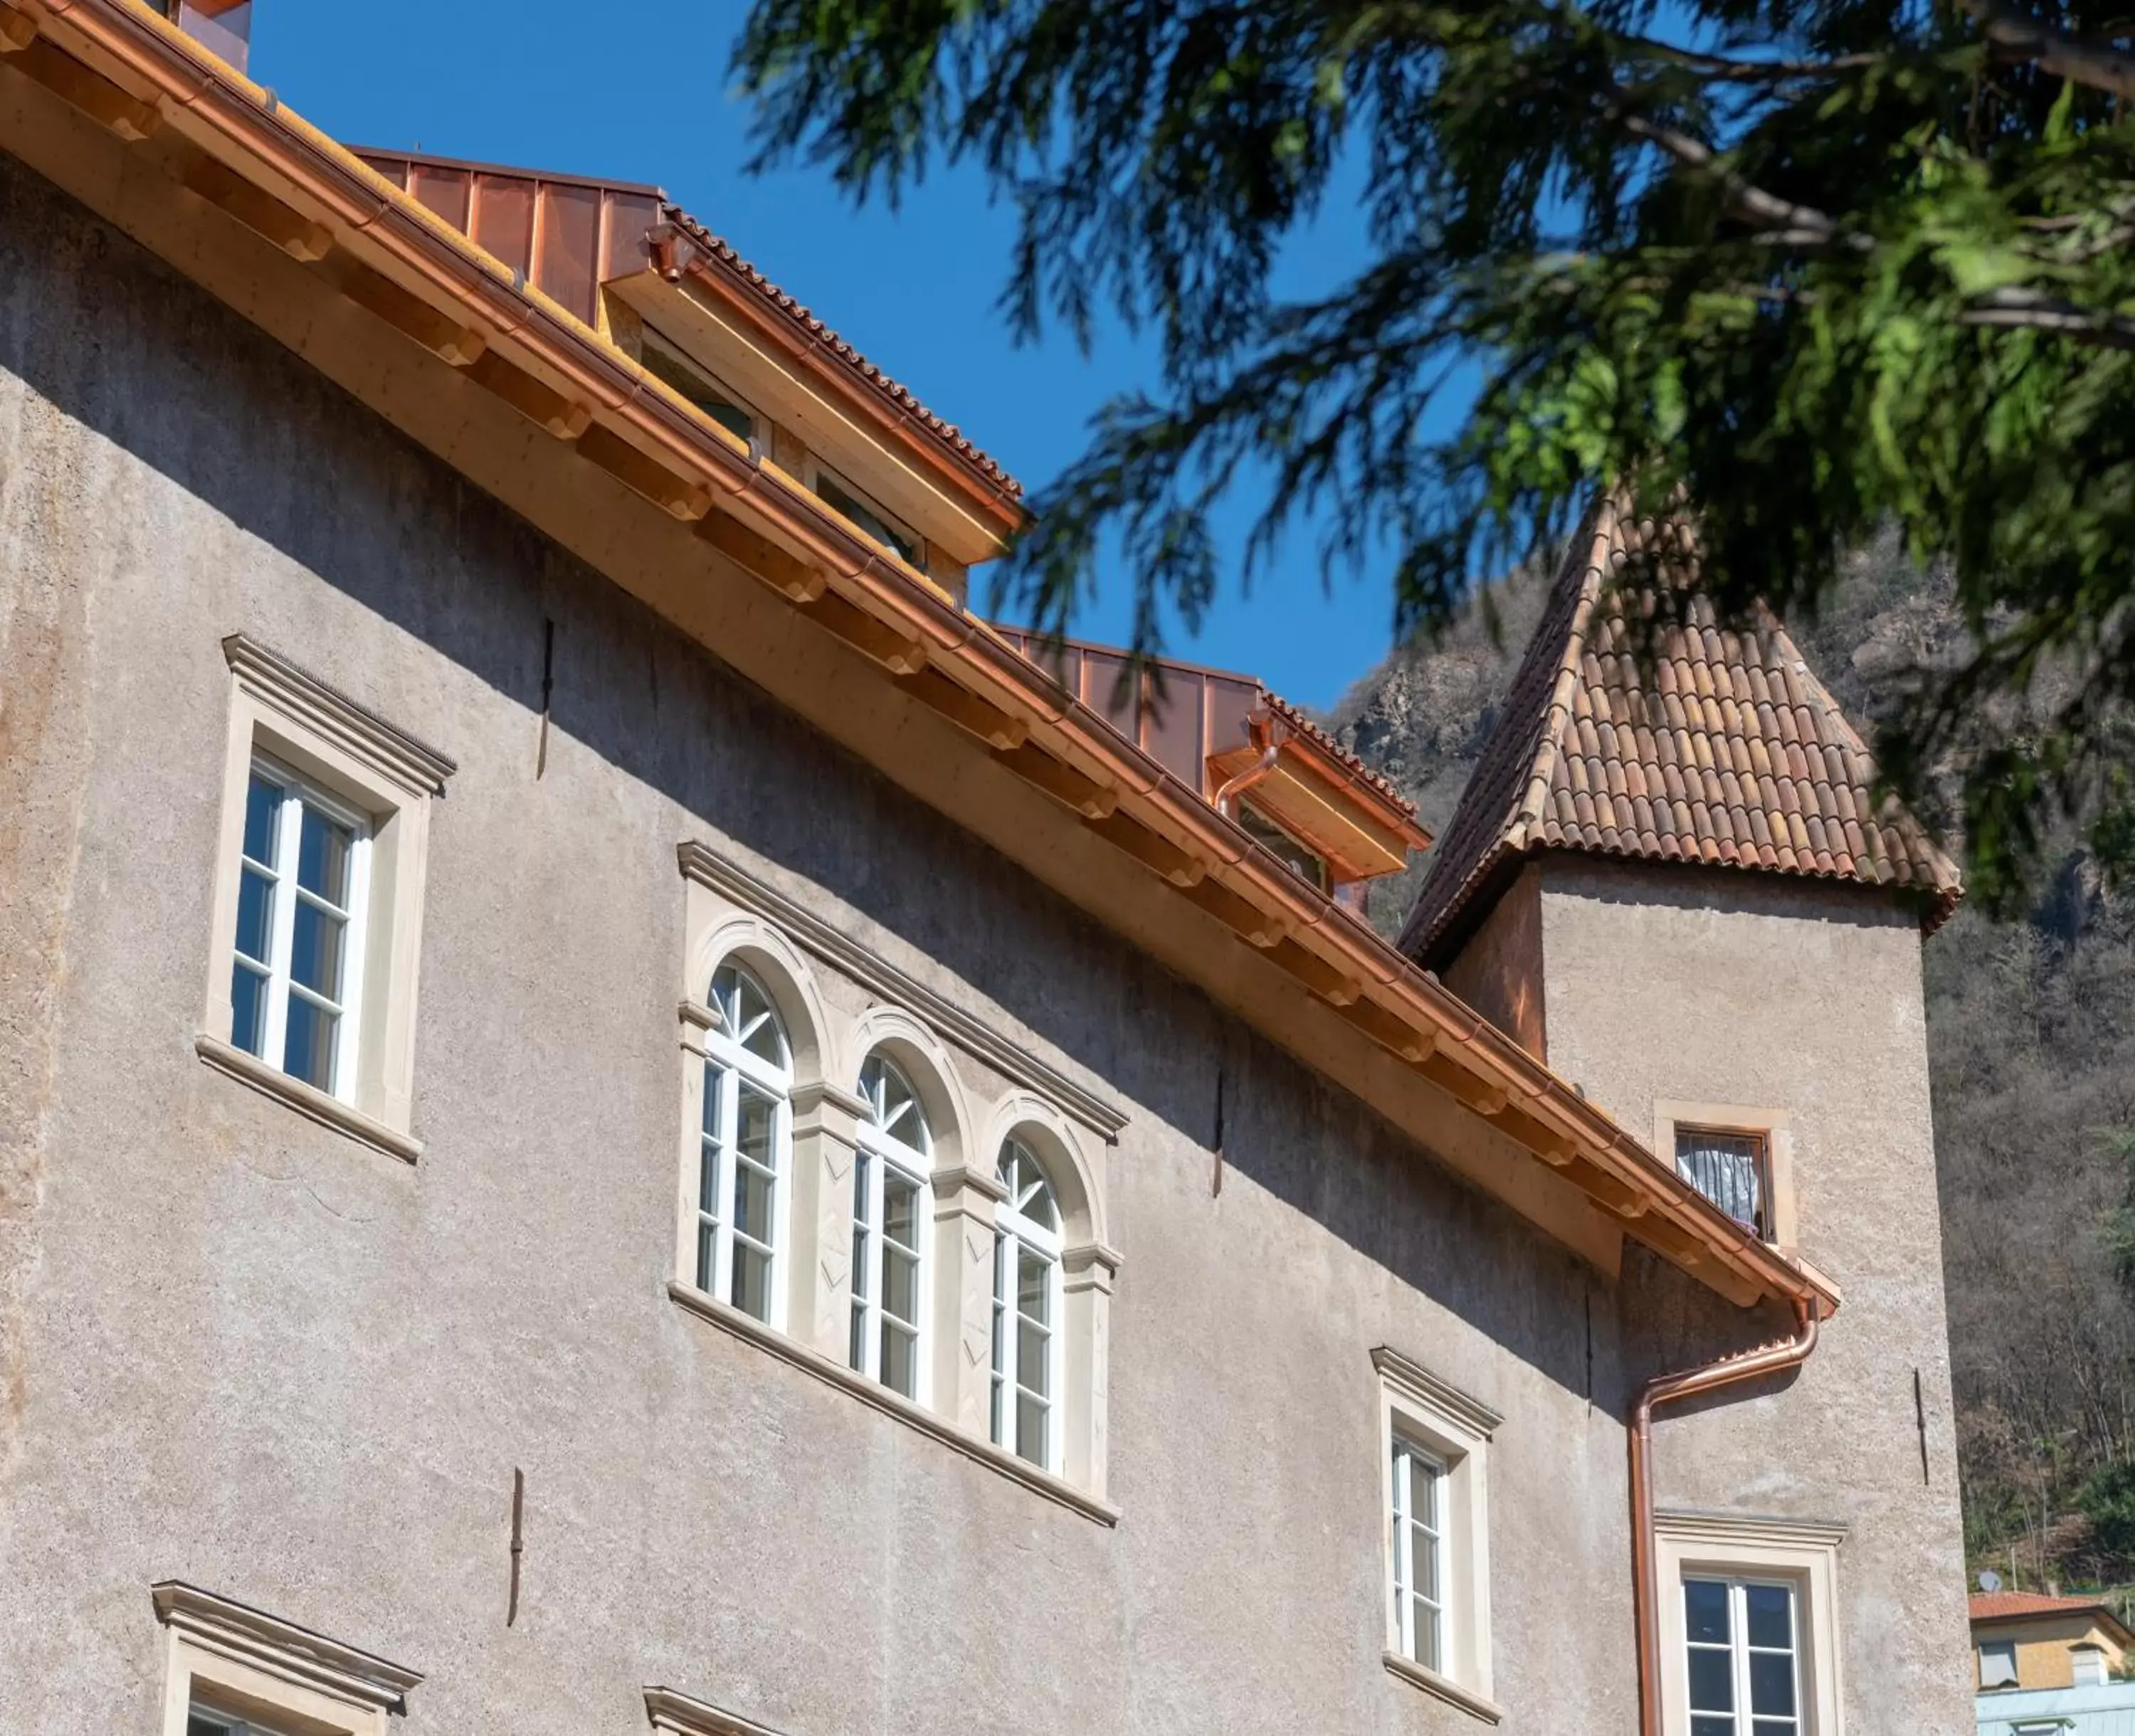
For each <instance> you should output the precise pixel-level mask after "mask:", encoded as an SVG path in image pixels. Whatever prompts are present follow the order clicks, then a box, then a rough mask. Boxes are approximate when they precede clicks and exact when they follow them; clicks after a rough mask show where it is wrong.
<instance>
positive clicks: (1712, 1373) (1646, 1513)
mask: <svg viewBox="0 0 2135 1736" xmlns="http://www.w3.org/2000/svg"><path fill="white" fill-rule="evenodd" d="M1817 1319H1818V1316H1817V1310H1816V1305H1815V1303H1813V1302H1807V1301H1798V1302H1796V1303H1794V1337H1791V1338H1783V1339H1781V1340H1780V1341H1779V1342H1778V1343H1776V1344H1765V1345H1760V1346H1759V1347H1757V1348H1756V1349H1755V1350H1753V1351H1747V1352H1743V1353H1742V1354H1740V1355H1739V1356H1726V1357H1723V1358H1722V1359H1721V1361H1717V1362H1709V1363H1707V1365H1706V1366H1704V1367H1702V1368H1692V1369H1687V1370H1686V1371H1684V1372H1682V1373H1681V1374H1673V1375H1656V1376H1654V1377H1653V1379H1652V1380H1650V1381H1647V1382H1646V1384H1645V1385H1643V1386H1641V1387H1640V1388H1639V1396H1638V1398H1637V1400H1636V1401H1635V1402H1634V1404H1633V1405H1632V1406H1631V1429H1630V1448H1631V1607H1632V1611H1633V1616H1634V1623H1635V1625H1636V1627H1637V1629H1638V1639H1639V1736H1661V1640H1660V1586H1659V1584H1658V1579H1657V1578H1656V1575H1655V1572H1654V1564H1653V1555H1654V1549H1653V1407H1654V1406H1656V1405H1679V1404H1681V1403H1682V1401H1683V1400H1686V1399H1692V1398H1696V1397H1697V1396H1698V1395H1700V1394H1702V1393H1707V1392H1711V1391H1714V1390H1717V1389H1718V1388H1720V1387H1722V1386H1732V1385H1736V1383H1737V1382H1738V1381H1751V1380H1755V1378H1756V1377H1757V1376H1760V1375H1769V1374H1777V1373H1779V1371H1782V1370H1784V1369H1789V1368H1799V1367H1800V1366H1801V1365H1802V1364H1803V1363H1804V1362H1806V1361H1808V1357H1809V1352H1811V1351H1813V1350H1814V1349H1815V1348H1816V1332H1817Z"/></svg>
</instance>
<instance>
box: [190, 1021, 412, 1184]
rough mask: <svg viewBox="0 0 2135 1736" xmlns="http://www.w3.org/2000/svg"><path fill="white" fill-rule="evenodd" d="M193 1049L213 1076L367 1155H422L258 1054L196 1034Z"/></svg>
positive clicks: (408, 1158)
mask: <svg viewBox="0 0 2135 1736" xmlns="http://www.w3.org/2000/svg"><path fill="white" fill-rule="evenodd" d="M193 1049H194V1052H196V1053H197V1054H198V1055H199V1057H200V1058H201V1060H202V1061H206V1063H207V1064H208V1065H209V1066H211V1067H213V1068H214V1069H215V1071H217V1072H218V1073H222V1074H226V1075H227V1076H229V1077H230V1078H232V1079H235V1081H237V1082H238V1083H239V1084H240V1085H249V1086H251V1087H252V1089H253V1090H255V1091H259V1092H260V1093H262V1094H263V1095H266V1096H269V1097H272V1098H274V1100H276V1101H277V1102H279V1103H283V1104H286V1105H288V1107H289V1108H291V1109H293V1110H295V1111H296V1112H297V1113H298V1115H304V1116H307V1117H309V1118H310V1119H312V1120H313V1121H316V1122H317V1123H318V1124H320V1125H321V1126H322V1127H330V1128H332V1129H333V1130H334V1131H335V1132H336V1133H337V1134H346V1136H347V1137H348V1138H350V1139H353V1140H355V1141H356V1144H359V1145H368V1146H369V1147H370V1148H371V1149H372V1150H373V1151H382V1152H384V1153H385V1154H386V1155H387V1156H388V1157H393V1158H399V1159H400V1160H401V1162H402V1163H414V1161H415V1160H416V1159H417V1158H419V1157H421V1156H422V1155H423V1142H422V1141H421V1140H420V1139H414V1138H413V1137H411V1136H410V1135H409V1134H404V1133H402V1132H400V1131H399V1129H395V1128H390V1127H388V1126H387V1125H386V1124H385V1123H384V1122H383V1121H380V1120H378V1119H375V1117H373V1116H370V1115H365V1114H364V1112H363V1111H362V1110H360V1109H355V1108H352V1107H351V1106H350V1105H348V1104H346V1103H343V1102H342V1101H341V1100H340V1099H339V1098H338V1097H330V1096H328V1095H327V1094H326V1093H325V1092H324V1091H322V1090H319V1089H318V1088H317V1086H309V1085H306V1084H305V1083H304V1081H303V1080H301V1079H293V1078H291V1077H290V1076H289V1075H288V1074H287V1073H285V1072H283V1071H282V1070H281V1069H280V1068H279V1067H270V1066H268V1065H267V1063H266V1062H265V1061H262V1060H260V1058H259V1057H258V1056H256V1055H253V1054H249V1053H247V1052H245V1051H244V1050H243V1049H240V1048H238V1047H235V1045H233V1044H230V1043H226V1042H223V1040H222V1039H221V1038H220V1037H210V1036H209V1035H208V1034H207V1033H206V1032H201V1034H200V1035H199V1036H197V1037H195V1038H194V1039H193Z"/></svg>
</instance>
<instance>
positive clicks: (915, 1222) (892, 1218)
mask: <svg viewBox="0 0 2135 1736" xmlns="http://www.w3.org/2000/svg"><path fill="white" fill-rule="evenodd" d="M882 1233H883V1234H884V1236H888V1238H889V1240H892V1241H893V1242H895V1243H896V1244H897V1245H898V1246H899V1247H901V1248H910V1249H913V1250H917V1248H918V1246H919V1190H918V1188H917V1187H915V1186H913V1183H912V1182H908V1181H907V1180H906V1179H905V1178H904V1177H903V1176H900V1175H897V1174H894V1173H886V1174H884V1177H883V1178H882Z"/></svg>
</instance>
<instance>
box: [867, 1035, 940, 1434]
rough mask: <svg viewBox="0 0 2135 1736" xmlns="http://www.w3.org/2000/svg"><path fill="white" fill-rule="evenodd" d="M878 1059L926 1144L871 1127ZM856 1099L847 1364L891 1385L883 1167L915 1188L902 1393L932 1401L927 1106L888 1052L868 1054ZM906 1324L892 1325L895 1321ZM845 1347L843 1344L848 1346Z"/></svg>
mask: <svg viewBox="0 0 2135 1736" xmlns="http://www.w3.org/2000/svg"><path fill="white" fill-rule="evenodd" d="M874 1061H881V1062H882V1063H883V1065H884V1066H888V1067H891V1068H894V1069H895V1070H896V1072H897V1074H898V1077H900V1078H901V1079H903V1081H904V1083H905V1086H906V1087H907V1089H908V1090H910V1091H911V1093H912V1100H913V1106H914V1108H915V1109H916V1110H917V1112H918V1115H919V1116H920V1124H921V1127H922V1131H923V1132H924V1134H925V1137H926V1140H927V1143H926V1144H924V1145H923V1146H922V1145H911V1144H906V1143H905V1142H904V1141H903V1140H902V1139H898V1138H896V1137H895V1136H894V1135H893V1134H888V1133H886V1132H885V1131H884V1129H882V1128H880V1127H879V1126H878V1125H876V1124H875V1119H874V1109H875V1104H874V1099H873V1098H872V1096H870V1095H869V1091H868V1090H867V1086H866V1077H867V1067H868V1066H869V1064H871V1063H873V1062H874ZM860 1077H861V1086H860V1096H861V1098H862V1099H863V1100H864V1101H865V1102H866V1103H867V1105H868V1109H869V1113H868V1114H867V1115H864V1116H862V1117H861V1118H860V1120H859V1124H858V1125H857V1127H856V1128H855V1129H854V1154H853V1173H854V1202H853V1203H854V1206H856V1207H857V1208H858V1209H857V1210H856V1211H855V1212H854V1216H853V1232H854V1243H855V1246H854V1250H853V1273H852V1284H853V1291H852V1310H853V1319H854V1326H855V1328H856V1330H857V1332H858V1335H859V1357H858V1358H857V1360H854V1361H853V1362H852V1366H853V1367H854V1370H855V1371H857V1372H859V1374H862V1375H864V1376H866V1377H867V1378H868V1379H869V1380H870V1381H879V1382H880V1383H881V1384H882V1385H885V1386H889V1388H890V1390H891V1391H893V1392H895V1391H897V1390H898V1389H897V1388H896V1387H895V1386H893V1385H890V1383H889V1382H888V1381H884V1380H883V1376H882V1333H883V1318H884V1308H883V1289H882V1274H883V1265H884V1244H885V1241H886V1240H887V1238H886V1236H885V1235H884V1218H883V1207H884V1187H885V1183H886V1181H887V1177H888V1172H889V1171H890V1170H892V1169H894V1170H895V1171H896V1172H897V1173H898V1179H899V1180H901V1181H903V1182H908V1183H909V1184H910V1185H911V1187H913V1189H914V1191H915V1194H916V1198H915V1201H914V1204H913V1226H914V1235H915V1236H916V1237H917V1242H916V1245H915V1246H914V1248H913V1250H912V1251H913V1261H914V1270H913V1280H912V1281H913V1286H914V1290H915V1294H916V1295H917V1313H918V1318H917V1319H916V1320H914V1321H912V1322H910V1323H909V1325H910V1326H911V1328H912V1356H913V1371H912V1386H913V1390H911V1391H910V1392H908V1393H904V1394H903V1397H905V1398H908V1399H910V1400H912V1401H913V1403H914V1404H917V1405H926V1404H928V1403H929V1402H931V1398H932V1393H931V1388H932V1380H931V1378H930V1376H931V1373H932V1371H931V1369H930V1367H929V1361H930V1356H931V1352H932V1349H933V1344H932V1332H930V1330H929V1324H930V1323H929V1318H928V1317H929V1316H930V1315H931V1314H932V1312H933V1309H932V1298H931V1296H930V1294H929V1290H928V1286H929V1285H930V1284H932V1282H933V1262H932V1260H931V1259H930V1258H929V1257H928V1256H929V1253H930V1250H929V1249H928V1247H927V1243H928V1241H929V1240H931V1235H930V1232H931V1231H932V1213H933V1192H932V1170H933V1138H932V1130H931V1129H927V1123H926V1114H927V1110H926V1105H925V1103H924V1101H923V1100H922V1099H921V1097H920V1095H919V1088H918V1086H917V1082H916V1081H914V1080H913V1077H912V1075H911V1073H910V1071H908V1069H906V1068H905V1067H904V1066H901V1065H899V1063H898V1061H896V1060H895V1059H894V1058H893V1057H890V1056H888V1055H884V1054H882V1053H881V1052H879V1051H876V1052H874V1053H871V1054H870V1055H869V1057H868V1058H867V1061H865V1062H863V1063H862V1066H861V1069H860ZM899 1324H900V1325H903V1324H906V1323H903V1322H899ZM848 1348H849V1350H850V1347H848Z"/></svg>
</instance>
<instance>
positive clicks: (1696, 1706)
mask: <svg viewBox="0 0 2135 1736" xmlns="http://www.w3.org/2000/svg"><path fill="white" fill-rule="evenodd" d="M1690 1709H1691V1710H1692V1711H1693V1712H1731V1711H1733V1710H1734V1709H1735V1657H1734V1654H1733V1653H1732V1652H1728V1651H1697V1650H1694V1649H1693V1650H1692V1652H1691V1654H1690Z"/></svg>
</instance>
